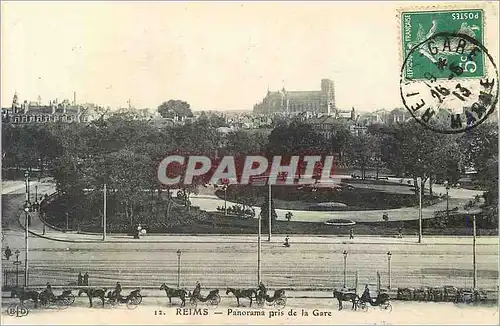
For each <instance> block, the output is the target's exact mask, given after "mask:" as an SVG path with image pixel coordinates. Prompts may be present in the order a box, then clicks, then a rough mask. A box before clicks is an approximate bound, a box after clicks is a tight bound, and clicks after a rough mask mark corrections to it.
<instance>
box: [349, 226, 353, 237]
mask: <svg viewBox="0 0 500 326" xmlns="http://www.w3.org/2000/svg"><path fill="white" fill-rule="evenodd" d="M349 239H354V229H353V228H351V229H350V230H349Z"/></svg>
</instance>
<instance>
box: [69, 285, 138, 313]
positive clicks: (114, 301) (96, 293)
mask: <svg viewBox="0 0 500 326" xmlns="http://www.w3.org/2000/svg"><path fill="white" fill-rule="evenodd" d="M82 293H85V294H86V295H87V296H88V298H89V303H90V308H92V306H93V304H92V298H99V299H100V300H101V302H102V306H103V307H104V303H105V302H106V303H108V304H110V305H111V306H113V307H114V306H116V305H118V304H120V303H125V304H126V305H127V308H128V309H135V308H137V306H138V305H140V304H141V302H142V296H141V289H136V290H133V291H132V292H130V294H129V295H127V296H125V297H124V296H122V297H120V298H119V299H118V298H117V297H116V295H115V294H114V293H113V291H109V292H108V293H107V294H106V289H105V288H83V289H80V290H79V291H78V296H80V295H81V294H82Z"/></svg>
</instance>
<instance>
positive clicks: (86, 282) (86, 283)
mask: <svg viewBox="0 0 500 326" xmlns="http://www.w3.org/2000/svg"><path fill="white" fill-rule="evenodd" d="M83 285H87V286H88V285H89V274H88V273H87V272H85V274H84V275H83Z"/></svg>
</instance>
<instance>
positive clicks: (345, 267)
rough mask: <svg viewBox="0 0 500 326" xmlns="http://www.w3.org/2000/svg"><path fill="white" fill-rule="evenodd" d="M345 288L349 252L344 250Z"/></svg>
mask: <svg viewBox="0 0 500 326" xmlns="http://www.w3.org/2000/svg"><path fill="white" fill-rule="evenodd" d="M343 255H344V288H345V286H346V283H347V282H346V277H347V250H344V252H343Z"/></svg>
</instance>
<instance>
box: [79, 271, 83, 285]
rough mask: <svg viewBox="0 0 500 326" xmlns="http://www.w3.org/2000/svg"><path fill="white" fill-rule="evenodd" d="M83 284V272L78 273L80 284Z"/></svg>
mask: <svg viewBox="0 0 500 326" xmlns="http://www.w3.org/2000/svg"><path fill="white" fill-rule="evenodd" d="M82 285H83V276H82V272H80V273H78V286H82Z"/></svg>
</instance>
